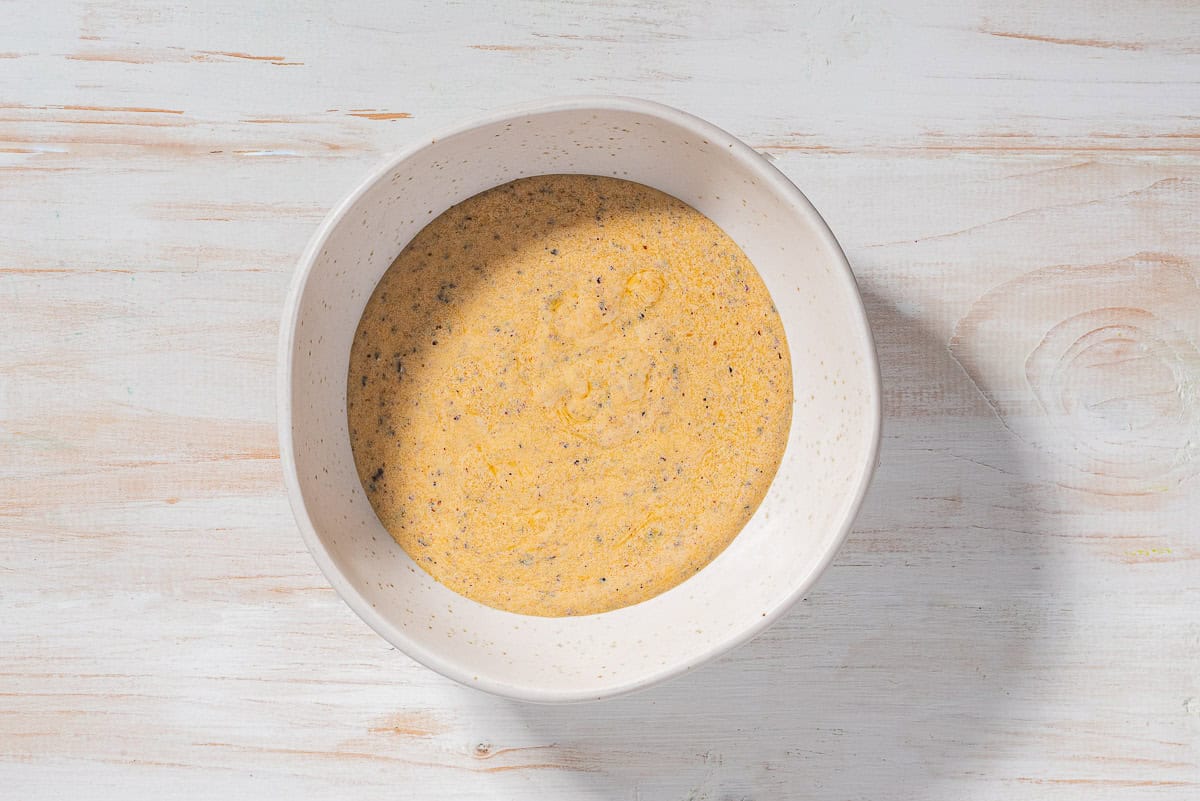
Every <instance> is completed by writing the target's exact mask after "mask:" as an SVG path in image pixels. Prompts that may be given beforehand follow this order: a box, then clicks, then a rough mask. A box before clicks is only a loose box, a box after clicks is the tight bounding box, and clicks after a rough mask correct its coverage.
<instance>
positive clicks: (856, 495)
mask: <svg viewBox="0 0 1200 801" xmlns="http://www.w3.org/2000/svg"><path fill="white" fill-rule="evenodd" d="M560 111H596V112H602V113H603V112H614V111H616V112H633V113H638V114H643V115H646V116H650V117H656V118H659V119H661V120H663V121H665V122H668V123H672V124H674V125H677V126H679V127H682V128H684V129H687V130H690V131H692V132H693V133H694V134H695V135H697V136H698V137H700V138H702V139H707V140H709V141H710V142H713V143H714V144H720V145H725V150H726V151H727V152H728V153H729V154H730V155H732V156H733V157H734V158H735V159H736V160H737V161H738V162H739V166H740V167H741V168H742V169H744V170H746V171H748V172H750V173H752V174H754V176H755V177H756V178H758V179H760V180H762V181H764V182H765V183H767V184H768V185H769V186H770V187H771V188H772V189H773V190H774V191H775V193H776V194H778V195H779V196H780V197H782V198H784V199H785V200H787V201H788V202H789V203H790V204H791V205H792V206H793V207H794V208H796V209H797V210H798V211H799V212H800V213H801V214H802V215H803V216H805V217H807V218H808V220H809V222H810V223H811V224H812V225H813V226H814V228H815V230H816V231H817V233H818V236H819V237H820V239H821V240H822V241H823V244H824V245H825V246H826V247H827V248H828V249H829V252H830V253H831V254H832V255H833V257H834V261H836V262H837V264H838V266H840V268H841V269H840V271H839V274H840V278H841V280H842V282H843V283H844V284H846V285H848V286H847V288H849V289H851V290H852V292H851V296H852V298H853V300H854V302H853V303H852V304H851V305H852V306H853V308H852V309H850V313H851V317H852V318H853V321H854V328H855V329H856V333H857V334H858V335H859V336H860V337H862V338H863V342H864V353H863V360H864V362H865V365H864V366H865V367H866V368H867V372H868V376H867V378H868V383H869V385H870V386H869V390H870V391H869V398H868V405H869V415H868V416H869V419H868V420H866V421H865V424H866V425H867V426H869V428H870V430H869V432H868V436H869V441H868V443H867V445H868V447H867V453H866V458H865V460H864V464H863V465H862V467H861V469H860V472H859V475H858V477H857V480H856V485H855V486H854V489H853V492H852V494H851V498H850V504H849V506H848V507H847V513H846V515H845V518H844V519H843V520H842V522H841V524H840V526H839V529H838V531H837V532H836V534H835V536H834V538H833V540H832V541H831V544H830V546H829V547H828V548H827V549H826V550H825V552H824V553H823V554H822V555H821V558H820V559H819V560H818V561H817V563H816V565H815V566H814V569H813V570H811V571H810V572H809V574H808V575H807V576H806V577H805V579H804V580H803V581H801V582H799V583H797V584H796V585H795V586H794V587H793V588H792V590H791V592H790V593H789V594H788V595H787V596H786V597H785V598H784V599H783V600H782V601H780V602H779V603H777V604H776V605H775V606H774V608H772V609H770V610H769V611H768V612H767V613H766V614H765V615H763V616H761V617H756V618H753V619H752V620H751V621H750V622H749V623H748V625H746V627H745V628H743V629H740V630H738V631H737V632H736V633H735V634H733V635H732V636H730V637H727V638H725V639H724V640H722V641H720V642H717V643H715V644H713V645H712V646H710V647H709V648H708V649H707V650H705V651H704V652H703V653H701V654H699V655H698V656H695V657H692V658H690V659H686V660H683V661H681V662H678V663H676V664H672V665H668V666H667V667H665V668H663V669H660V670H657V671H653V672H650V673H647V674H645V675H643V676H640V677H638V678H635V679H632V680H629V681H625V682H623V683H620V684H616V685H613V686H612V687H607V688H604V689H602V690H600V691H598V692H597V691H594V690H584V689H548V688H545V687H539V686H536V685H521V684H513V683H510V682H507V681H500V680H496V679H493V678H492V677H488V676H479V675H475V674H473V673H471V672H470V671H469V670H466V669H464V668H462V667H461V666H460V665H459V664H458V663H456V662H455V661H454V660H452V659H446V658H443V657H442V656H441V655H440V654H438V653H437V652H436V651H433V650H431V649H429V648H426V647H424V646H423V645H421V644H420V643H418V642H416V641H415V640H413V639H411V638H410V637H408V635H407V634H405V632H404V631H403V630H401V629H399V628H397V627H396V626H394V625H392V624H391V623H390V622H389V621H388V620H387V619H386V618H385V617H384V616H383V614H382V613H381V612H380V611H379V610H378V609H376V608H375V607H373V606H372V605H371V603H370V602H369V601H367V600H366V598H364V597H363V595H362V594H361V593H360V592H359V590H358V588H357V587H355V586H354V585H353V584H352V583H351V582H350V581H349V580H348V579H347V578H346V576H345V575H344V574H343V573H342V572H341V570H339V569H338V567H337V565H336V564H335V563H334V561H333V559H332V557H331V556H330V555H329V552H328V550H327V549H326V547H325V545H324V544H323V543H322V541H321V538H320V537H319V536H318V534H317V531H316V527H315V525H314V524H313V521H312V518H311V516H310V515H309V513H308V508H307V505H306V504H305V500H304V495H303V493H302V492H301V488H300V476H299V472H298V471H297V469H296V458H295V447H294V440H293V436H292V423H293V421H292V396H291V383H292V372H293V361H294V360H293V353H294V344H295V338H296V333H297V324H298V322H299V314H300V298H301V297H303V295H304V290H305V289H306V287H307V285H308V281H309V278H310V276H311V274H312V270H313V267H314V265H315V264H316V260H317V255H318V254H319V253H320V252H321V249H322V248H323V247H324V246H325V244H326V242H327V241H328V239H329V237H330V234H331V233H332V231H333V229H334V228H335V227H336V226H337V225H338V224H339V223H340V222H341V221H342V219H343V218H344V217H345V216H346V215H347V214H348V213H349V212H350V210H351V209H352V208H353V207H354V206H355V204H356V203H357V202H358V201H359V200H360V199H361V198H362V196H363V195H364V194H366V192H367V191H368V190H369V189H370V188H371V187H373V186H374V185H375V184H376V183H377V182H378V181H380V180H383V179H384V178H385V177H386V176H387V175H388V174H389V173H390V172H391V171H392V170H394V169H395V168H396V167H397V166H398V165H399V164H400V163H401V162H403V161H405V160H407V159H409V158H411V157H412V156H413V155H415V154H417V153H419V152H420V151H422V150H424V149H426V148H429V147H433V146H435V145H436V144H437V142H438V141H439V140H442V139H446V138H448V137H451V136H454V135H458V134H462V133H466V132H468V131H471V130H473V129H475V128H480V127H483V126H486V125H494V124H496V123H499V122H506V121H509V120H512V119H519V118H521V117H525V116H530V115H535V114H545V113H553V112H560ZM276 416H277V423H278V436H279V455H280V464H281V467H282V469H283V474H284V484H285V486H286V488H287V495H288V501H289V503H290V505H291V508H292V515H293V517H294V518H295V520H296V524H297V526H298V528H299V529H300V535H301V537H302V539H303V540H304V544H305V546H306V547H307V548H308V551H309V553H310V554H311V555H312V558H313V560H314V561H315V562H316V563H317V567H318V568H320V570H321V572H322V573H323V574H324V575H325V578H326V579H327V580H328V581H329V583H330V584H331V585H332V586H333V588H334V590H335V591H336V592H337V594H338V596H339V597H340V598H341V599H342V601H344V602H345V603H346V605H347V606H349V607H350V608H351V610H353V611H354V613H355V614H357V615H358V617H359V618H361V619H362V621H363V622H364V623H366V624H367V625H368V626H370V627H371V628H372V629H373V630H374V631H375V632H376V633H377V634H379V636H381V637H383V639H384V640H386V641H387V642H389V643H391V644H392V645H394V646H395V647H396V648H398V649H400V650H401V651H403V652H404V653H405V654H406V655H408V656H409V657H410V658H412V659H414V660H416V661H417V662H419V663H421V664H422V665H424V666H425V667H427V668H430V669H431V670H434V671H436V672H438V673H440V674H442V675H443V676H445V677H447V678H450V679H453V680H454V681H456V682H458V683H460V684H463V685H465V686H468V687H475V688H478V689H481V690H484V691H486V692H489V693H492V694H493V695H497V696H501V697H504V698H512V699H515V700H520V701H530V702H535V703H569V702H580V701H592V700H601V699H604V698H613V697H616V696H620V695H626V694H628V693H632V692H636V691H638V690H641V689H645V688H647V687H650V686H651V685H655V684H658V683H660V682H663V681H666V680H668V679H671V678H674V677H676V676H679V675H682V674H683V673H686V672H688V671H690V670H692V669H694V668H696V667H697V666H699V665H701V664H703V663H705V662H708V661H711V660H713V659H715V658H716V657H718V656H722V655H724V654H727V653H729V652H730V651H732V650H733V649H735V648H737V647H739V646H741V645H743V644H745V643H746V642H748V641H750V640H751V639H753V638H754V637H756V636H757V635H759V634H761V633H762V632H763V631H764V630H766V629H767V628H769V627H770V626H771V625H772V624H774V623H775V622H777V621H778V620H779V619H780V618H781V617H783V616H784V615H785V614H786V613H787V612H788V611H789V610H790V609H791V608H792V607H793V606H795V604H796V603H797V602H798V601H799V600H800V599H801V598H802V597H803V596H804V594H805V593H806V592H808V590H809V589H811V587H812V586H813V585H814V584H815V583H816V582H817V580H818V579H819V578H820V577H821V576H822V575H823V574H824V573H825V571H826V570H827V569H828V568H829V566H830V564H832V562H833V560H834V558H835V557H836V556H837V554H838V552H839V551H840V550H841V547H842V545H843V544H844V543H845V541H846V538H847V537H848V536H849V533H850V530H851V528H852V527H853V525H854V522H855V519H856V518H857V516H858V513H859V511H860V509H861V508H862V503H863V500H864V498H865V496H866V493H867V489H868V488H869V486H870V483H871V479H872V477H873V476H874V473H875V469H876V468H877V467H878V463H879V448H880V439H881V429H882V424H883V413H882V379H881V376H880V371H879V359H878V355H877V353H876V348H875V340H874V337H873V336H872V334H871V326H870V323H869V321H868V318H867V313H866V308H865V306H864V304H863V300H862V293H861V291H860V290H859V287H858V283H857V281H856V280H855V278H854V273H853V272H852V271H851V269H850V263H849V261H848V260H847V259H846V255H845V253H844V251H843V250H842V247H841V245H840V244H839V243H838V241H837V238H836V237H835V236H834V235H833V232H832V231H831V230H830V228H829V225H828V224H827V223H826V222H825V219H824V218H823V217H822V216H821V214H820V213H819V212H818V211H817V209H816V207H814V206H813V204H812V202H811V201H809V199H808V198H807V197H806V196H805V195H804V193H803V192H801V191H800V189H799V188H798V187H797V186H796V185H795V184H793V183H792V181H791V180H790V179H789V178H788V177H787V176H786V175H784V174H783V173H782V172H781V171H780V170H779V169H778V168H776V167H775V166H774V165H773V164H771V163H770V161H768V160H767V158H766V157H764V156H763V155H762V154H760V153H758V151H756V150H754V149H753V148H751V147H750V146H749V145H747V144H746V143H744V142H742V141H741V140H740V139H738V138H737V137H736V136H734V135H733V134H730V133H728V132H727V131H725V130H723V129H721V128H719V127H717V126H716V125H713V124H712V123H710V122H708V121H706V120H703V119H701V118H699V117H696V116H694V115H692V114H689V113H687V112H685V111H681V110H679V109H676V108H673V107H671V106H667V105H664V104H662V103H657V102H654V101H650V100H642V99H640V98H633V97H621V96H605V95H597V96H593V95H580V96H569V97H557V98H550V99H545V100H539V101H533V102H527V103H521V104H517V105H510V106H506V107H503V108H500V109H497V110H495V111H492V112H490V113H486V114H483V115H479V116H475V117H473V118H471V119H468V120H466V121H464V122H460V123H458V124H456V125H452V126H448V127H445V128H442V129H441V130H439V131H436V132H434V133H432V134H430V135H428V136H425V137H422V138H421V139H419V140H418V141H416V142H414V143H413V144H411V145H409V146H407V147H405V148H402V149H401V150H399V151H395V152H393V153H391V154H389V155H388V156H387V157H386V158H385V159H384V160H383V161H382V162H381V163H380V164H378V165H377V166H376V167H375V168H374V169H372V170H371V171H370V172H369V173H368V174H367V175H366V176H364V177H363V178H362V179H361V180H360V181H359V183H358V184H357V185H356V186H355V188H354V189H353V190H352V191H351V192H350V193H349V194H347V195H346V196H345V197H344V198H343V199H342V200H341V201H340V202H338V203H337V205H335V206H334V207H333V208H332V209H331V210H330V211H329V213H328V214H327V215H326V216H325V218H324V219H323V220H322V221H321V224H320V225H319V226H318V227H317V230H316V231H315V232H314V233H313V235H312V237H311V238H310V239H309V242H308V245H307V246H306V247H305V249H304V251H303V253H302V254H301V256H300V259H299V261H298V263H297V269H296V272H295V274H294V275H293V277H292V281H291V285H290V288H289V290H288V295H287V299H286V301H285V303H284V306H283V314H282V317H281V322H280V335H279V353H278V370H277V374H276Z"/></svg>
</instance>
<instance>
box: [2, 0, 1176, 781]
mask: <svg viewBox="0 0 1200 801" xmlns="http://www.w3.org/2000/svg"><path fill="white" fill-rule="evenodd" d="M736 5H742V6H743V8H741V9H740V10H733V8H732V6H736ZM1198 82H1200V7H1197V6H1196V5H1195V4H1193V3H1189V2H1187V0H1184V1H1183V2H1167V1H1166V0H1151V1H1150V2H1142V3H1117V2H1103V3H1102V2H1095V3H1086V2H1076V3H1067V2H1060V3H1050V4H1048V3H1045V2H1040V1H1038V2H1035V1H1034V0H1019V1H1014V2H1006V3H999V2H997V3H980V2H970V1H968V2H959V1H958V0H955V1H954V2H950V1H949V0H935V2H929V3H920V4H916V3H913V4H889V3H868V2H862V3H847V2H822V3H815V4H796V3H791V2H757V3H754V4H732V3H723V2H720V3H719V2H683V1H682V0H655V2H637V1H636V0H600V1H598V2H587V1H581V2H572V3H564V4H553V3H543V2H534V1H533V0H520V1H519V2H508V3H493V4H475V3H440V2H438V3H428V4H412V3H409V4H402V3H400V4H398V3H389V2H365V1H360V2H343V3H336V4H335V3H329V2H319V1H317V0H288V2H282V0H280V1H278V2H257V3H256V2H248V1H247V0H236V1H235V0H215V1H214V2H193V3H161V2H160V3H144V4H143V3H137V2H131V1H130V0H120V1H108V2H78V3H51V4H41V3H29V2H14V1H13V0H2V1H0V448H2V451H0V454H2V456H3V458H2V459H0V795H2V796H3V797H5V798H13V799H42V798H46V799H50V798H66V797H80V798H104V799H128V798H157V797H162V796H166V797H172V798H214V797H215V798H225V799H239V798H260V797H287V798H295V799H317V798H328V799H335V798H348V797H395V798H407V797H426V798H430V797H446V798H461V799H509V798H511V799H563V798H579V799H680V800H681V801H682V799H712V800H713V801H727V800H732V799H777V798H778V799H783V798H814V799H816V798H820V799H870V800H871V801H877V800H885V801H886V800H887V799H932V800H937V799H945V800H946V801H958V800H960V799H1004V801H1013V800H1014V799H1017V800H1019V799H1050V800H1051V801H1059V800H1060V799H1062V800H1065V799H1081V800H1083V799H1087V801H1092V799H1101V798H1118V797H1119V798H1122V799H1179V800H1180V801H1183V799H1194V798H1197V797H1200V532H1198V530H1197V521H1198V520H1200V478H1198V476H1197V473H1198V472H1200V355H1198V351H1197V342H1200V236H1198V233H1200V228H1198V221H1200V83H1198ZM578 93H621V94H632V95H638V96H642V97H646V98H651V99H654V100H660V101H663V102H666V103H670V104H672V105H676V106H679V107H681V108H684V109H687V110H689V111H692V112H694V113H697V114H699V115H701V116H703V117H706V118H708V119H710V120H712V121H713V122H715V123H717V124H718V125H721V126H723V127H725V128H727V129H729V130H730V131H732V132H733V133H735V134H737V135H738V136H740V137H742V138H743V139H745V140H746V141H747V142H749V143H751V144H752V145H754V146H755V147H757V148H758V149H760V150H761V151H763V152H765V153H768V154H770V155H771V156H773V157H774V158H775V159H777V164H778V166H779V167H780V168H781V169H782V170H784V171H785V172H786V173H787V174H788V175H789V176H791V177H792V178H793V180H795V182H796V183H797V184H798V185H799V186H800V187H801V188H802V189H803V190H804V191H805V192H806V193H808V195H809V196H810V197H811V198H812V200H813V201H814V203H815V204H816V205H817V206H818V208H820V209H821V211H822V212H823V213H824V214H825V215H826V217H827V218H828V220H829V222H830V225H831V226H832V228H833V229H834V231H835V233H836V234H837V235H838V236H839V237H840V239H841V241H842V243H843V245H844V246H845V248H846V251H847V253H848V255H849V257H850V260H851V263H852V264H853V265H854V267H855V269H856V271H857V274H858V277H859V279H860V282H861V284H862V288H863V292H864V294H865V296H866V301H867V305H868V309H869V313H870V317H871V321H872V324H873V326H874V329H875V332H876V336H877V337H878V341H879V350H880V357H881V359H882V364H883V373H884V380H885V385H886V389H885V407H886V413H887V421H886V438H885V442H884V448H883V461H882V467H881V468H880V470H879V473H878V477H877V479H876V481H875V484H874V487H873V489H872V491H871V493H870V496H869V498H868V501H867V504H866V508H865V511H864V512H863V514H862V516H861V519H860V520H859V522H858V525H857V527H856V529H855V532H854V534H853V535H852V537H851V538H850V541H849V542H848V544H847V545H846V547H845V549H844V550H843V551H842V553H841V555H840V556H839V558H838V560H837V562H836V564H835V565H834V566H833V568H832V569H831V570H830V571H829V573H828V574H827V575H826V577H825V578H824V579H823V580H822V581H821V582H820V584H819V585H818V586H817V588H816V589H815V590H814V591H813V592H812V594H811V595H810V597H809V598H807V599H806V600H805V601H804V602H803V603H802V604H801V605H800V607H799V608H798V609H797V610H796V611H795V612H794V613H793V614H791V615H790V616H789V617H787V618H786V620H785V621H784V622H783V623H781V624H780V625H779V626H777V627H776V628H774V629H773V630H771V631H770V632H769V633H768V634H766V635H765V636H763V637H761V638H759V639H758V640H756V641H755V642H753V643H752V644H750V645H748V646H746V647H745V648H743V649H742V650H740V651H738V652H736V653H735V654H733V655H732V656H729V657H727V658H725V659H723V660H721V661H720V662H718V663H716V664H712V665H710V666H707V667H705V668H703V669H701V670H699V671H697V672H695V673H693V674H691V675H689V676H686V677H684V678H682V679H680V680H677V681H675V682H673V683H670V684H668V685H665V686H662V687H659V688H656V689H654V690H651V691H648V692H646V693H644V694H641V695H637V696H634V697H631V698H627V699H621V700H617V701H613V702H608V703H603V704H599V705H591V706H578V707H569V708H541V707H529V706H524V705H519V704H515V703H509V702H505V701H502V700H498V699H495V698H492V697H489V696H486V695H483V694H481V693H478V692H476V691H472V690H468V689H464V688H460V687H458V686H456V685H454V684H452V683H450V682H449V681H446V680H443V679H442V678H440V677H439V676H437V675H435V674H433V673H431V672H429V671H428V670H426V669H424V668H422V667H419V666H417V665H416V664H414V663H413V662H411V661H409V660H408V659H407V658H405V657H404V656H402V655H401V654H399V653H397V652H395V651H393V650H392V649H391V648H390V647H389V646H387V644H386V643H384V642H383V640H381V639H380V638H378V637H377V636H376V635H374V634H373V633H371V632H370V631H369V630H368V629H367V628H366V627H365V626H364V625H363V624H361V623H360V622H359V621H358V620H357V619H356V618H355V617H354V615H353V614H352V613H351V612H350V611H349V610H348V609H347V607H345V606H344V605H343V604H342V603H341V602H340V601H339V600H338V598H337V597H336V596H335V595H334V593H333V592H332V591H331V590H330V589H329V587H328V586H327V584H326V582H325V581H324V579H323V578H322V576H321V575H320V574H319V573H318V571H317V569H316V568H315V567H314V564H313V562H312V560H311V559H310V558H309V556H308V554H307V553H306V552H305V550H304V548H303V546H302V544H301V542H300V538H299V536H298V535H297V532H296V530H295V527H294V525H293V522H292V518H291V514H290V512H289V510H288V506H287V501H286V499H285V497H284V490H283V487H282V484H281V479H280V469H279V465H278V463H277V462H278V448H277V444H276V437H275V429H274V398H273V387H274V378H275V349H276V332H277V318H278V316H279V312H280V308H281V304H282V301H283V297H284V294H285V291H286V288H287V285H288V281H289V279H290V276H291V273H292V270H293V267H294V264H295V262H296V259H297V257H298V256H299V254H300V251H301V249H302V247H303V245H304V243H305V241H306V239H307V238H308V236H309V235H310V233H311V232H312V230H313V228H314V227H315V226H316V224H317V222H318V221H319V219H320V218H321V216H322V215H323V214H324V213H325V211H326V210H327V209H328V208H329V207H330V206H331V205H332V204H333V203H334V202H335V201H336V200H337V199H338V198H339V197H341V196H342V195H343V194H344V193H345V192H346V191H348V190H349V189H350V188H351V187H352V186H353V185H354V184H355V183H356V182H357V181H358V179H359V177H360V176H361V175H362V174H363V173H364V171H365V170H367V169H368V168H369V167H370V166H371V165H373V164H375V163H376V162H377V161H378V160H379V159H380V157H381V156H382V155H383V154H385V153H387V152H388V151H391V150H394V149H397V148H399V147H401V146H403V145H405V144H407V143H409V142H412V141H414V140H416V139H418V138H420V137H421V136H423V135H425V134H426V133H427V132H430V131H432V130H434V129H436V128H437V127H440V126H443V125H445V124H448V123H452V122H455V121H458V120H460V119H462V118H464V117H468V116H471V115H474V114H476V113H478V112H480V111H483V110H486V109H491V108H494V107H496V106H498V105H503V104H507V103H509V102H515V101H520V100H528V99H533V98H538V97H543V96H546V95H552V94H578Z"/></svg>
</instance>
